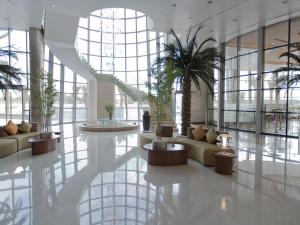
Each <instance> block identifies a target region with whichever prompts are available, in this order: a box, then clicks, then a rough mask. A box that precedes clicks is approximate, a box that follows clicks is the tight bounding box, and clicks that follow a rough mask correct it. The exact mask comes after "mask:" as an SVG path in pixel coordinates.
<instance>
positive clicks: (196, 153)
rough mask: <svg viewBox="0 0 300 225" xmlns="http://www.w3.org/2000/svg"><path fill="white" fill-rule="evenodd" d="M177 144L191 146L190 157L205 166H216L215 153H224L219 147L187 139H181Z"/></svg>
mask: <svg viewBox="0 0 300 225" xmlns="http://www.w3.org/2000/svg"><path fill="white" fill-rule="evenodd" d="M176 142H177V143H181V144H185V145H187V146H189V152H188V153H189V157H190V158H192V159H195V160H197V161H199V162H201V163H202V164H203V165H205V166H213V165H215V157H214V153H216V152H220V151H222V149H221V148H219V147H218V146H217V145H214V144H209V143H207V142H203V141H196V140H191V139H188V138H186V137H183V138H179V139H177V141H176Z"/></svg>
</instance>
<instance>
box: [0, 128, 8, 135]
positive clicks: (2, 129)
mask: <svg viewBox="0 0 300 225" xmlns="http://www.w3.org/2000/svg"><path fill="white" fill-rule="evenodd" d="M7 136H9V134H8V133H7V132H6V131H5V130H4V127H1V128H0V137H7Z"/></svg>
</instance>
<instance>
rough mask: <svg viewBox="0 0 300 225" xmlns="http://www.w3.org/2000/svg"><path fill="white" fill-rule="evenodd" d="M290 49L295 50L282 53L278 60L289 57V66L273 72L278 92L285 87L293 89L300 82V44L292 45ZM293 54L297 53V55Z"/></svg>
mask: <svg viewBox="0 0 300 225" xmlns="http://www.w3.org/2000/svg"><path fill="white" fill-rule="evenodd" d="M291 48H295V51H290V52H284V53H282V54H281V55H280V56H279V58H282V57H289V58H290V59H291V62H290V63H289V66H283V67H280V68H278V69H276V70H275V71H274V72H273V74H274V80H275V81H276V83H277V88H278V91H281V90H282V89H285V88H287V87H289V88H294V87H296V86H297V84H298V82H299V81H300V42H298V43H295V44H292V45H291ZM293 52H298V53H299V55H297V54H296V53H293Z"/></svg>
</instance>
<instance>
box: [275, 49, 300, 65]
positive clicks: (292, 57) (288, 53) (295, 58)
mask: <svg viewBox="0 0 300 225" xmlns="http://www.w3.org/2000/svg"><path fill="white" fill-rule="evenodd" d="M282 57H289V58H291V59H293V60H295V61H296V62H297V63H298V64H300V57H299V56H297V55H295V54H293V53H291V52H284V53H282V54H281V55H280V56H279V58H282Z"/></svg>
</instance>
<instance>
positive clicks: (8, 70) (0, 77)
mask: <svg viewBox="0 0 300 225" xmlns="http://www.w3.org/2000/svg"><path fill="white" fill-rule="evenodd" d="M6 36H7V35H4V36H1V37H0V39H1V38H4V37H6ZM10 48H11V47H10V46H8V47H0V89H2V91H3V90H4V89H7V88H12V87H13V88H16V87H18V85H20V84H21V76H22V75H21V71H20V69H18V68H15V67H13V66H10V65H9V63H8V62H6V60H2V59H3V58H14V59H16V60H18V57H17V54H16V53H15V52H12V51H10V50H9V49H10Z"/></svg>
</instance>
